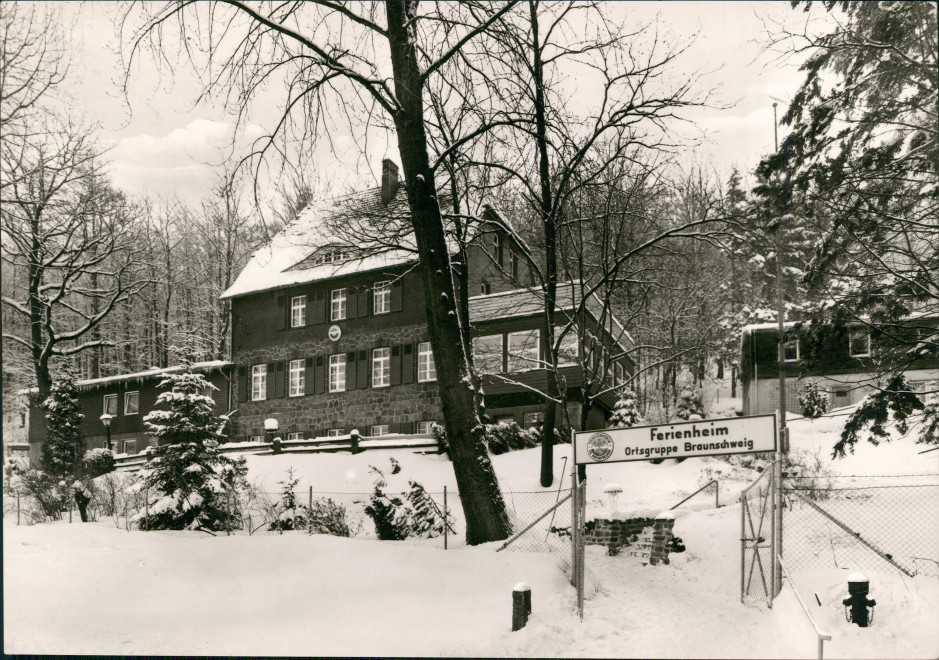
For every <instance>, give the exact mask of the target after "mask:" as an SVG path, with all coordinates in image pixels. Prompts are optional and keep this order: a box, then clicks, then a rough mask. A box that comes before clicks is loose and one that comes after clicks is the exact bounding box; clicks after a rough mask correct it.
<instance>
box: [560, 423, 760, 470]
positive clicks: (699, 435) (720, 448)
mask: <svg viewBox="0 0 939 660" xmlns="http://www.w3.org/2000/svg"><path fill="white" fill-rule="evenodd" d="M760 451H776V416H775V415H757V416H754V417H728V418H721V419H699V420H695V421H692V422H667V423H664V424H651V425H649V426H636V427H633V428H631V429H603V430H600V431H583V432H580V433H575V434H574V462H575V463H577V464H579V465H582V464H587V463H617V462H620V461H651V460H655V459H659V458H690V457H694V456H715V455H718V454H748V453H751V452H760Z"/></svg>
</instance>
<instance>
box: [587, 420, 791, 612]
mask: <svg viewBox="0 0 939 660" xmlns="http://www.w3.org/2000/svg"><path fill="white" fill-rule="evenodd" d="M777 429H778V426H777V423H776V415H754V416H751V417H727V418H719V419H699V420H695V421H691V422H666V423H664V424H655V425H652V424H650V425H647V426H634V427H632V428H626V429H622V428H614V429H602V430H597V431H580V432H575V431H571V435H572V436H573V437H572V443H573V445H574V465H573V467H572V469H571V489H572V490H571V493H572V497H571V541H572V543H571V545H572V551H571V584H572V585H573V586H574V588H575V589H577V612H578V614H579V615H580V618H581V620H583V618H584V576H585V570H586V566H585V565H586V552H585V550H586V548H585V545H586V538H585V534H584V533H583V532H584V529H583V528H584V523H585V520H584V519H585V517H586V514H585V512H586V509H585V506H584V505H585V503H586V492H585V491H586V485H587V484H586V481H584V482H583V484H581V483H580V481H579V480H578V471H579V470H580V469H583V468H585V467H586V466H587V465H590V464H597V463H621V462H628V461H653V460H659V459H664V458H694V457H700V456H719V455H724V454H752V453H756V452H778V451H779V447H778V439H777ZM774 499H775V498H774ZM774 513H775V512H774ZM774 522H775V520H774ZM773 531H775V525H774V528H773ZM773 546H774V548H773V550H774V552H776V551H777V550H778V548H777V547H776V545H775V543H774V544H773Z"/></svg>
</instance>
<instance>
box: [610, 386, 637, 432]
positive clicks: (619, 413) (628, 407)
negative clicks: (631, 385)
mask: <svg viewBox="0 0 939 660" xmlns="http://www.w3.org/2000/svg"><path fill="white" fill-rule="evenodd" d="M644 423H645V421H644V420H643V419H642V415H640V414H639V405H638V404H637V402H636V393H635V392H633V391H632V390H630V389H628V388H623V390H622V391H621V392H620V395H619V399H617V401H616V403H615V404H614V406H613V414H612V415H610V419H609V422H608V424H609V426H611V427H613V428H621V429H628V428H632V427H633V426H639V425H640V424H644Z"/></svg>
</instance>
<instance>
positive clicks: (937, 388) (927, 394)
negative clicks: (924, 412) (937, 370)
mask: <svg viewBox="0 0 939 660" xmlns="http://www.w3.org/2000/svg"><path fill="white" fill-rule="evenodd" d="M910 389H912V390H913V391H914V392H916V395H917V396H918V397H919V398H920V400H921V401H922V402H923V403H926V404H930V403H939V381H935V380H914V381H911V382H910Z"/></svg>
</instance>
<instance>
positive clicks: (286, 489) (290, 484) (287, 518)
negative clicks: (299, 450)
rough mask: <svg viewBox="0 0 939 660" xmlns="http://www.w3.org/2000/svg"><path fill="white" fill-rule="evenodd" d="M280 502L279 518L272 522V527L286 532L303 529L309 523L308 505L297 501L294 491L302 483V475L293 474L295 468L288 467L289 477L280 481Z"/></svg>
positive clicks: (278, 506) (278, 507)
mask: <svg viewBox="0 0 939 660" xmlns="http://www.w3.org/2000/svg"><path fill="white" fill-rule="evenodd" d="M279 483H280V485H281V490H280V503H279V504H278V505H277V520H274V521H273V522H271V529H272V530H274V531H279V532H285V531H290V530H294V529H303V528H305V527H306V524H307V507H305V506H304V505H302V504H300V503H298V502H297V494H296V493H295V492H294V491H295V489H296V488H297V485H298V484H299V483H300V477H296V476H294V474H293V468H292V467H290V468H287V479H286V480H284V481H281V482H279Z"/></svg>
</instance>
